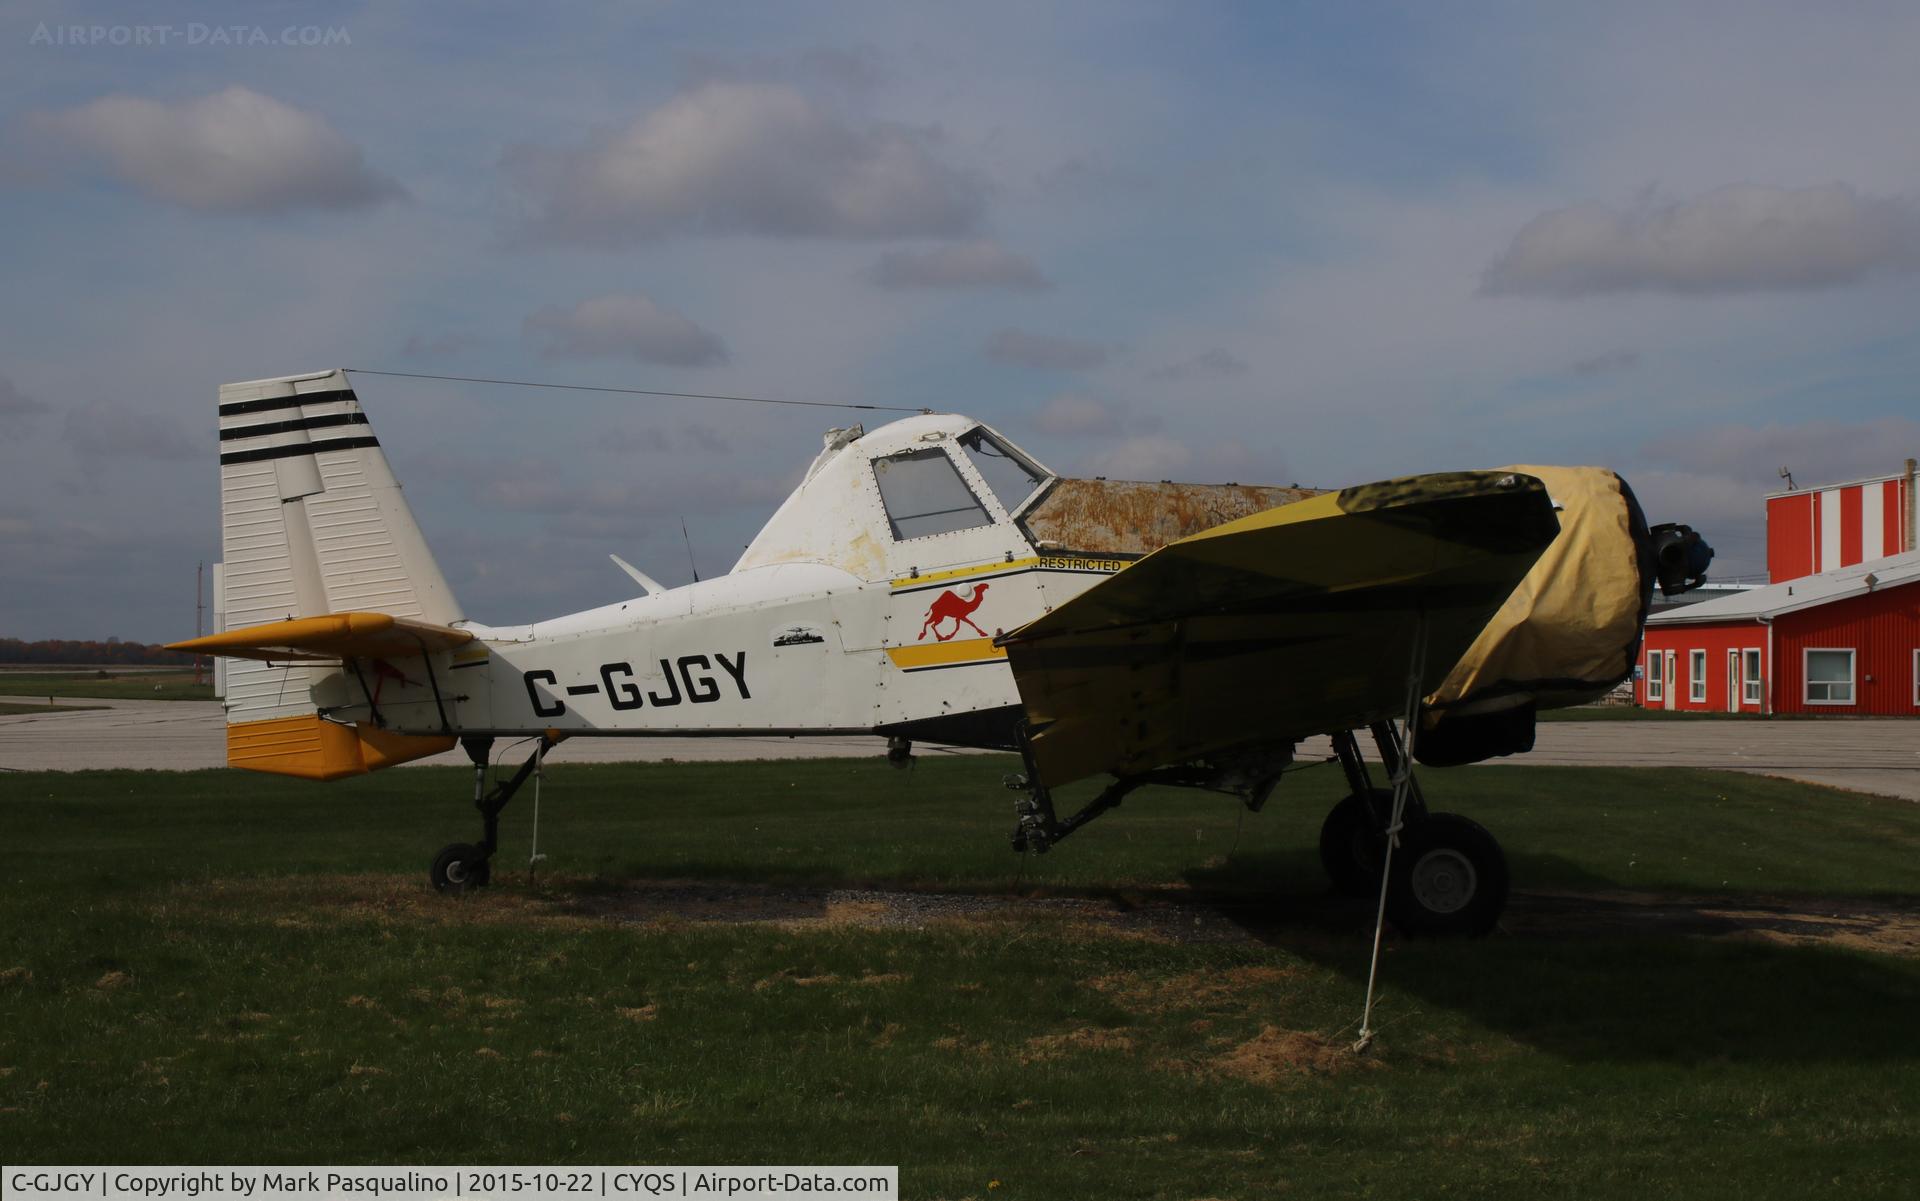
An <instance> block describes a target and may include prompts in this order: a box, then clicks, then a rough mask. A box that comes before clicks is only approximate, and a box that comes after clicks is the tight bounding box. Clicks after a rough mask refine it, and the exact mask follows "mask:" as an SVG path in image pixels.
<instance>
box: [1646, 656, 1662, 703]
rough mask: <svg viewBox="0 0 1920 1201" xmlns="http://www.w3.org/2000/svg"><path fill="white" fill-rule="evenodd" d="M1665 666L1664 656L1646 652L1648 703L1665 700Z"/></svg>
mask: <svg viewBox="0 0 1920 1201" xmlns="http://www.w3.org/2000/svg"><path fill="white" fill-rule="evenodd" d="M1666 666H1667V665H1666V662H1665V656H1664V655H1662V654H1661V653H1660V652H1659V651H1648V652H1647V699H1648V700H1650V701H1658V700H1664V699H1665V698H1666V692H1665V690H1664V685H1665V684H1666V679H1667V677H1666Z"/></svg>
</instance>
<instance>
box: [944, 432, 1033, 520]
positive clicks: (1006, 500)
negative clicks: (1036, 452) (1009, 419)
mask: <svg viewBox="0 0 1920 1201" xmlns="http://www.w3.org/2000/svg"><path fill="white" fill-rule="evenodd" d="M959 441H960V448H961V449H962V450H964V451H966V452H967V461H968V462H970V463H972V464H973V469H974V470H975V471H977V472H979V473H980V478H981V479H983V480H985V481H986V482H987V487H988V488H991V489H992V490H993V495H994V496H995V498H997V499H998V500H999V501H1000V505H1001V507H1002V508H1004V509H1006V511H1007V512H1008V513H1012V512H1014V511H1015V510H1016V509H1018V508H1019V507H1020V506H1021V505H1023V504H1025V503H1026V500H1027V498H1028V497H1029V496H1032V495H1033V490H1034V489H1035V488H1038V487H1039V486H1040V485H1041V483H1042V482H1043V481H1044V480H1045V479H1046V476H1044V475H1042V474H1041V473H1040V472H1039V471H1038V470H1037V469H1035V468H1034V467H1033V465H1032V464H1030V463H1028V462H1027V461H1026V460H1025V459H1023V458H1021V457H1020V456H1018V455H1017V454H1015V453H1014V452H1013V450H1012V449H1010V448H1009V447H1008V446H1007V445H1006V444H1005V443H1003V442H1001V441H1000V440H999V439H998V438H995V437H994V436H993V435H992V434H989V433H988V432H987V431H986V429H985V428H983V427H980V426H976V427H974V428H973V429H971V430H969V431H968V432H966V433H964V434H962V435H960V439H959Z"/></svg>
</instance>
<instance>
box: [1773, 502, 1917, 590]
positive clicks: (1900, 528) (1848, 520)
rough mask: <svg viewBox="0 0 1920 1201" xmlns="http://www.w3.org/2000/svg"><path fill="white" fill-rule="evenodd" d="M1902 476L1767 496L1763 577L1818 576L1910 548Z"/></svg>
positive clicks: (1775, 579) (1907, 505)
mask: <svg viewBox="0 0 1920 1201" xmlns="http://www.w3.org/2000/svg"><path fill="white" fill-rule="evenodd" d="M1907 487H1908V482H1907V479H1906V477H1905V476H1899V475H1893V476H1885V477H1882V478H1880V479H1875V480H1860V481H1857V482H1855V483H1851V484H1838V485H1835V486H1834V487H1831V488H1808V489H1803V490H1801V491H1798V492H1776V493H1774V494H1773V495H1772V496H1769V497H1767V577H1768V581H1769V582H1770V583H1774V584H1778V583H1781V582H1783V581H1785V580H1797V579H1799V578H1800V577H1802V576H1808V575H1812V574H1814V573H1815V572H1818V571H1832V570H1834V569H1835V568H1838V567H1851V566H1853V565H1854V564H1855V563H1865V562H1868V561H1869V560H1872V559H1884V558H1885V557H1887V556H1888V555H1897V554H1899V553H1900V552H1902V551H1904V550H1906V549H1908V548H1909V547H1910V546H1912V545H1913V544H1912V542H1910V541H1909V540H1908V539H1909V538H1910V537H1911V532H1910V531H1909V529H1908V525H1909V523H1910V522H1911V521H1912V520H1913V518H1912V513H1913V509H1912V505H1911V502H1910V500H1909V498H1908V496H1907Z"/></svg>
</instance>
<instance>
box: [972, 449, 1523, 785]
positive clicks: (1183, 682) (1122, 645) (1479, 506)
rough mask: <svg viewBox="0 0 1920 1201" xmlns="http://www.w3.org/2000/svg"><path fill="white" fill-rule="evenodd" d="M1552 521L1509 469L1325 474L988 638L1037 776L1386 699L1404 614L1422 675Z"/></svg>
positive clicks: (1369, 711) (1502, 592) (1268, 736)
mask: <svg viewBox="0 0 1920 1201" xmlns="http://www.w3.org/2000/svg"><path fill="white" fill-rule="evenodd" d="M1558 532H1559V522H1558V520H1557V519H1556V517H1555V515H1554V511H1553V502H1552V500H1551V499H1550V498H1549V497H1548V495H1547V491H1546V486H1545V485H1544V484H1543V483H1541V481H1540V480H1539V479H1537V478H1535V477H1533V476H1530V475H1525V474H1522V473H1518V472H1489V471H1483V472H1450V473H1445V474H1437V475H1424V476H1412V477H1407V478H1404V479H1397V480H1387V481H1384V482H1381V483H1377V484H1366V485H1362V486H1359V487H1355V488H1348V489H1345V490H1343V491H1340V492H1329V493H1325V494H1323V495H1320V496H1315V497H1312V498H1310V499H1307V500H1302V501H1297V502H1295V503H1293V504H1289V505H1283V506H1281V507H1279V508H1276V509H1269V510H1267V511H1266V512H1263V513H1256V514H1253V515H1252V516H1249V517H1244V518H1241V519H1240V520H1238V521H1234V522H1229V523H1227V524H1225V525H1221V526H1216V527H1214V528H1213V529H1209V530H1206V531H1203V532H1201V533H1199V534H1195V535H1193V536H1191V537H1188V538H1183V539H1181V540H1180V541H1178V542H1174V543H1172V544H1170V545H1168V546H1166V547H1164V548H1162V549H1161V550H1158V551H1155V552H1154V553H1153V554H1150V555H1148V556H1147V557H1146V558H1144V559H1141V560H1140V561H1139V562H1137V563H1135V564H1134V565H1132V566H1131V567H1128V568H1127V569H1126V570H1124V571H1122V572H1120V573H1118V574H1117V575H1114V576H1112V577H1109V578H1108V579H1106V580H1103V581H1102V582H1101V583H1099V584H1097V585H1095V586H1094V587H1093V588H1090V589H1088V590H1087V591H1086V592H1084V593H1082V594H1081V595H1080V596H1078V597H1076V598H1074V599H1073V600H1072V601H1069V602H1068V603H1067V604H1064V605H1062V606H1060V607H1059V608H1058V609H1055V610H1054V611H1053V612H1051V613H1049V614H1047V615H1046V616H1044V617H1042V618H1040V619H1039V620H1037V621H1034V622H1032V623H1030V624H1028V625H1026V626H1024V627H1022V628H1021V629H1019V630H1016V631H1014V632H1013V633H1011V634H1009V635H1007V636H1006V637H1005V638H1004V639H1003V641H1004V643H1005V644H1006V647H1007V654H1008V660H1009V663H1010V665H1011V666H1012V669H1013V673H1014V680H1015V682H1016V684H1017V685H1018V686H1019V689H1020V696H1021V701H1022V703H1023V705H1024V707H1025V709H1026V713H1027V721H1028V728H1029V730H1030V731H1031V732H1032V747H1033V752H1034V756H1035V759H1036V761H1037V765H1038V766H1039V768H1040V771H1041V773H1042V775H1043V777H1044V778H1045V780H1046V782H1047V783H1048V784H1049V785H1051V786H1058V785H1060V784H1064V783H1067V782H1069V781H1071V780H1076V779H1079V778H1082V777H1084V776H1090V775H1095V774H1098V773H1102V772H1112V773H1114V774H1116V775H1131V774H1135V773H1138V772H1142V771H1149V770H1151V769H1153V768H1155V767H1162V766H1167V765H1170V764H1177V763H1185V762H1190V761H1192V760H1195V759H1200V758H1206V757H1210V756H1211V757H1218V756H1223V755H1230V754H1232V753H1235V752H1238V751H1250V750H1255V749H1259V748H1264V747H1272V746H1274V745H1275V744H1284V743H1286V742H1290V741H1292V740H1294V739H1297V738H1300V737H1304V736H1307V735H1310V734H1316V733H1322V732H1325V731H1329V730H1345V729H1353V728H1356V727H1360V726H1365V725H1367V724H1369V723H1370V722H1373V721H1378V720H1382V719H1385V718H1389V717H1394V716H1399V715H1400V710H1401V709H1403V708H1404V706H1405V703H1406V696H1407V667H1408V663H1409V661H1410V659H1411V656H1412V650H1413V644H1412V639H1413V632H1414V629H1415V626H1416V619H1417V618H1418V617H1420V616H1424V617H1425V619H1426V629H1427V639H1428V642H1427V648H1428V650H1427V660H1426V671H1425V677H1424V678H1423V679H1422V681H1421V685H1420V691H1421V694H1422V695H1424V694H1425V693H1427V692H1430V691H1432V690H1433V689H1434V688H1435V687H1437V686H1438V685H1439V684H1440V682H1441V681H1442V680H1443V679H1445V678H1446V676H1447V674H1448V672H1449V671H1451V670H1452V668H1453V666H1454V663H1455V662H1456V661H1457V660H1458V659H1459V658H1460V656H1461V654H1462V653H1463V652H1464V651H1465V650H1466V649H1467V647H1468V646H1469V645H1471V644H1472V642H1473V641H1474V639H1475V638H1476V637H1477V636H1478V635H1479V633H1480V631H1481V629H1482V628H1483V627H1484V626H1485V625H1486V623H1487V621H1488V619H1489V618H1490V617H1491V616H1492V615H1493V613H1494V612H1495V611H1496V610H1497V609H1499V607H1500V605H1501V603H1502V602H1503V601H1505V600H1506V598H1507V596H1508V595H1509V594H1510V593H1511V592H1512V591H1513V590H1514V588H1515V586H1516V585H1518V584H1519V582H1520V580H1521V579H1522V578H1523V577H1525V575H1526V574H1527V571H1528V569H1529V568H1531V567H1532V566H1533V563H1534V561H1535V560H1536V559H1537V558H1539V556H1540V554H1541V552H1542V551H1544V550H1545V549H1546V547H1547V545H1548V544H1549V543H1551V542H1552V541H1553V539H1554V537H1555V535H1556V534H1557V533H1558Z"/></svg>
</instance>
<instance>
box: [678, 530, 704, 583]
mask: <svg viewBox="0 0 1920 1201" xmlns="http://www.w3.org/2000/svg"><path fill="white" fill-rule="evenodd" d="M680 537H681V538H683V539H685V540H686V543H687V566H688V567H691V568H693V582H694V583H696V584H698V583H699V582H700V565H699V564H698V563H695V562H694V561H693V539H692V538H691V537H688V535H687V519H686V518H685V517H682V518H681V519H680Z"/></svg>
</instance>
